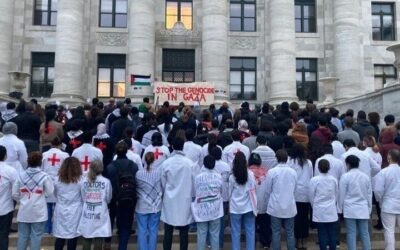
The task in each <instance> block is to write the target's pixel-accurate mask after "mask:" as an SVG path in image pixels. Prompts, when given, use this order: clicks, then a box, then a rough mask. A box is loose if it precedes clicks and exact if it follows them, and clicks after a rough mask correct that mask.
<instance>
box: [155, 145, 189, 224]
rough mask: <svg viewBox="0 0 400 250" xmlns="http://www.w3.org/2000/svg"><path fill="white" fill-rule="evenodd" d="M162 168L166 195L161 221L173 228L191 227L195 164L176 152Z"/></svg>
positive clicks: (162, 179) (162, 183) (164, 196)
mask: <svg viewBox="0 0 400 250" xmlns="http://www.w3.org/2000/svg"><path fill="white" fill-rule="evenodd" d="M160 168H161V185H162V188H163V193H164V195H163V200H162V208H161V220H162V221H163V222H164V223H167V224H169V225H172V226H186V225H189V224H190V223H191V222H192V212H191V203H192V194H193V191H192V189H193V170H194V168H195V164H194V163H193V162H192V161H191V160H190V159H189V158H187V157H186V156H184V154H183V152H182V151H175V152H174V153H173V154H172V155H171V157H170V158H168V159H167V160H165V161H164V162H163V163H162V164H161V166H160Z"/></svg>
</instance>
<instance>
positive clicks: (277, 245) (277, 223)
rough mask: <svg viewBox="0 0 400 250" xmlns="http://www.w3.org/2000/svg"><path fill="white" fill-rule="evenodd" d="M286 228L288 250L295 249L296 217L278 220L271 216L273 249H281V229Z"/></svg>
mask: <svg viewBox="0 0 400 250" xmlns="http://www.w3.org/2000/svg"><path fill="white" fill-rule="evenodd" d="M282 226H283V227H284V228H285V232H286V241H287V249H288V250H294V249H295V239H294V217H293V218H277V217H274V216H271V229H272V249H273V250H280V249H281V229H282Z"/></svg>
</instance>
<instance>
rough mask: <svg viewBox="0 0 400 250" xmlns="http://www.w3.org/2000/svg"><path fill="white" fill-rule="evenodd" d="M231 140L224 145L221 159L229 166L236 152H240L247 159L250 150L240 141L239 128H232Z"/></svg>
mask: <svg viewBox="0 0 400 250" xmlns="http://www.w3.org/2000/svg"><path fill="white" fill-rule="evenodd" d="M231 136H232V140H233V142H232V143H231V144H229V145H228V146H226V147H225V148H224V150H223V151H222V160H223V161H224V162H226V163H228V164H229V165H230V166H232V164H233V159H234V158H235V155H236V154H237V153H238V152H242V153H243V154H244V156H245V157H246V160H247V161H248V160H249V157H250V150H249V148H248V147H247V146H245V145H243V144H242V143H241V142H240V132H239V130H233V131H232V133H231Z"/></svg>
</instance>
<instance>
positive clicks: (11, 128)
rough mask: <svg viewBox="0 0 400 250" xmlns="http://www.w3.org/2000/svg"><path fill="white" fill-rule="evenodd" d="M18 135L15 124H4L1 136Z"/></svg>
mask: <svg viewBox="0 0 400 250" xmlns="http://www.w3.org/2000/svg"><path fill="white" fill-rule="evenodd" d="M17 133H18V127H17V125H16V124H15V123H13V122H6V124H4V126H3V134H5V135H9V134H13V135H17Z"/></svg>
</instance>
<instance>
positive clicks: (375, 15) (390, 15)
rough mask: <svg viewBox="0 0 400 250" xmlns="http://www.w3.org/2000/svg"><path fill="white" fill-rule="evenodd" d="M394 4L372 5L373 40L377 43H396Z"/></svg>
mask: <svg viewBox="0 0 400 250" xmlns="http://www.w3.org/2000/svg"><path fill="white" fill-rule="evenodd" d="M394 22H395V20H394V4H392V3H372V38H373V40H376V41H394V40H395V26H394Z"/></svg>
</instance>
